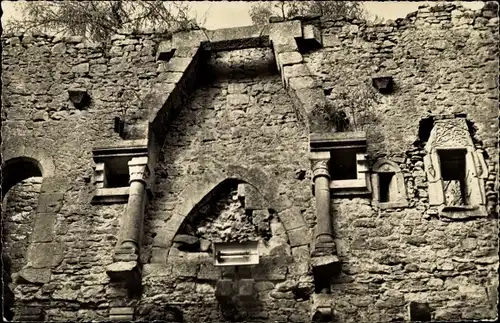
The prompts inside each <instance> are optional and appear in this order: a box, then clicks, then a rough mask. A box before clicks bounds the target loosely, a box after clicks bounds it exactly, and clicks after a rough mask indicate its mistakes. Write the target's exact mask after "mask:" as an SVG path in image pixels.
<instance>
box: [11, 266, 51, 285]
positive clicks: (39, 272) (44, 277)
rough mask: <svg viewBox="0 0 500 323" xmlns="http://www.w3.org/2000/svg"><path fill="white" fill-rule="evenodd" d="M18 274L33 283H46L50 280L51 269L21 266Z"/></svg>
mask: <svg viewBox="0 0 500 323" xmlns="http://www.w3.org/2000/svg"><path fill="white" fill-rule="evenodd" d="M19 276H20V277H21V278H22V279H24V280H25V281H27V282H29V283H33V284H46V283H48V282H49V281H50V276H51V270H50V269H48V268H23V269H22V270H21V271H20V273H19Z"/></svg>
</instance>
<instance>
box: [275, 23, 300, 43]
mask: <svg viewBox="0 0 500 323" xmlns="http://www.w3.org/2000/svg"><path fill="white" fill-rule="evenodd" d="M299 37H302V23H301V22H300V21H299V20H291V21H286V22H280V23H274V24H272V25H271V30H270V33H269V38H270V39H271V41H272V42H273V44H283V43H287V42H289V41H290V40H293V41H295V39H294V38H299Z"/></svg>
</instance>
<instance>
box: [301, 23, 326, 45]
mask: <svg viewBox="0 0 500 323" xmlns="http://www.w3.org/2000/svg"><path fill="white" fill-rule="evenodd" d="M302 34H303V38H304V40H307V41H309V42H311V43H314V44H315V45H317V46H321V31H320V30H319V29H318V28H316V27H315V26H314V25H305V26H304V27H303V28H302Z"/></svg>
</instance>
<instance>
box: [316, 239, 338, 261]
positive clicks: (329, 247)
mask: <svg viewBox="0 0 500 323" xmlns="http://www.w3.org/2000/svg"><path fill="white" fill-rule="evenodd" d="M335 254H337V245H336V244H335V241H333V238H332V237H331V236H330V235H324V236H318V237H316V239H315V243H314V245H313V250H312V252H311V257H321V256H330V255H335Z"/></svg>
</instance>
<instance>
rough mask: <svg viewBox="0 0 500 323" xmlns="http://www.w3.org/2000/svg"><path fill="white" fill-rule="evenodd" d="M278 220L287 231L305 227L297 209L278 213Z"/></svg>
mask: <svg viewBox="0 0 500 323" xmlns="http://www.w3.org/2000/svg"><path fill="white" fill-rule="evenodd" d="M279 217H280V220H281V222H282V223H283V226H284V227H285V229H286V230H287V231H289V230H292V229H296V228H299V227H302V226H305V224H306V223H305V221H304V218H303V217H302V212H300V208H299V207H292V208H290V209H286V210H284V211H282V212H281V213H280V216H279Z"/></svg>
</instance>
